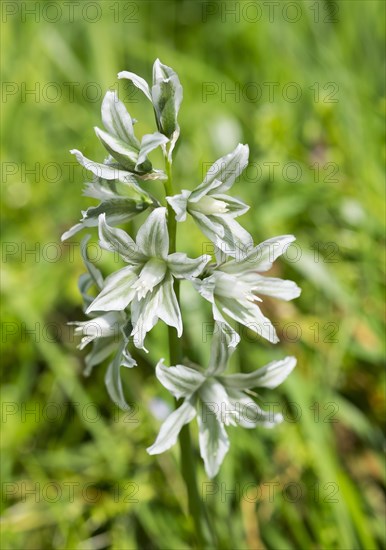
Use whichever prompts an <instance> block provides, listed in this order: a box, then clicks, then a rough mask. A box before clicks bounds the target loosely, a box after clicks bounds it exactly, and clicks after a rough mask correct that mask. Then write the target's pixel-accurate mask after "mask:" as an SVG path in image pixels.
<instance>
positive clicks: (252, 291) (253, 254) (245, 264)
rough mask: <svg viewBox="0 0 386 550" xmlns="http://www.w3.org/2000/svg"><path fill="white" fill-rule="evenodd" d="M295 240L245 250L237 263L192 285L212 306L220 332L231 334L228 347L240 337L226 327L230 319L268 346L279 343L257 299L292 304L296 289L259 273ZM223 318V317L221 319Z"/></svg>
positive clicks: (283, 239)
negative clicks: (275, 299)
mask: <svg viewBox="0 0 386 550" xmlns="http://www.w3.org/2000/svg"><path fill="white" fill-rule="evenodd" d="M294 240H295V237H293V236H292V235H283V236H280V237H275V238H273V239H269V240H267V241H264V242H263V243H261V244H259V245H258V246H256V247H254V248H252V250H249V252H248V253H247V254H245V255H244V256H243V258H242V259H241V260H240V261H238V260H237V259H231V260H230V261H227V262H225V263H223V264H220V265H218V266H216V267H215V268H212V269H211V268H210V267H209V268H208V272H209V273H210V275H209V276H208V277H205V278H204V279H202V280H200V279H197V280H196V281H194V285H195V287H196V289H197V290H198V292H199V293H200V294H201V295H202V296H203V298H205V299H206V300H208V302H210V303H211V304H212V309H213V317H214V319H215V321H217V322H218V323H219V326H220V327H221V329H222V330H223V331H226V332H229V331H230V332H231V334H232V340H231V345H232V346H235V345H236V344H237V343H238V342H239V340H240V337H239V335H238V334H236V332H235V331H234V330H233V329H232V327H231V326H230V325H229V323H228V321H227V320H226V317H231V318H232V319H234V320H235V321H237V322H239V323H241V324H242V325H244V326H245V327H247V328H249V329H250V330H252V331H254V332H256V333H257V334H259V335H260V336H262V337H263V338H266V339H267V340H269V341H270V342H272V343H277V342H278V341H279V339H278V337H277V334H276V330H275V328H274V326H273V325H272V323H271V321H270V320H269V319H267V318H266V317H265V316H264V315H263V313H262V312H261V310H260V307H259V306H258V302H261V301H262V300H261V298H259V295H265V296H272V297H274V298H280V299H282V300H292V299H293V298H297V297H298V296H299V295H300V292H301V290H300V288H299V287H298V286H297V285H296V284H295V283H294V282H293V281H288V280H282V279H277V278H274V277H265V276H262V275H260V274H259V273H261V272H265V271H268V269H270V268H271V267H272V264H273V262H274V261H275V260H276V258H277V257H278V256H280V255H281V254H283V253H284V252H285V250H286V249H287V247H288V246H289V244H290V243H291V242H293V241H294ZM224 316H225V317H224Z"/></svg>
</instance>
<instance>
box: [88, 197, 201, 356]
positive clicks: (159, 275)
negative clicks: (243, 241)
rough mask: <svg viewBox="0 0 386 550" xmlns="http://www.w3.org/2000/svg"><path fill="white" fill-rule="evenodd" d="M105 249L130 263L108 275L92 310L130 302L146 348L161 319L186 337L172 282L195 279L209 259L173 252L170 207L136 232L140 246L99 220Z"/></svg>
mask: <svg viewBox="0 0 386 550" xmlns="http://www.w3.org/2000/svg"><path fill="white" fill-rule="evenodd" d="M99 238H100V246H101V247H102V248H105V249H106V250H110V251H114V252H118V254H119V255H120V256H121V258H122V259H123V260H124V261H125V262H126V263H127V264H128V265H127V266H126V267H124V268H123V269H120V270H119V271H117V272H115V273H113V274H112V275H110V276H109V277H107V279H106V281H105V284H104V286H103V289H102V291H101V293H100V294H99V295H98V296H97V297H96V298H95V300H94V301H93V302H92V304H91V305H90V306H89V307H88V309H87V312H86V313H90V312H91V311H122V310H124V309H125V308H126V307H127V306H128V305H129V304H131V323H132V325H133V331H132V336H133V339H134V344H135V345H136V346H137V347H139V348H143V349H145V348H144V345H143V342H144V338H145V336H146V334H147V333H148V332H149V331H150V330H151V329H152V328H153V327H154V325H155V324H156V323H157V321H158V319H161V320H162V321H164V322H165V323H166V324H167V325H169V326H172V327H175V328H176V330H177V333H178V336H181V334H182V320H181V312H180V308H179V305H178V302H177V298H176V295H175V292H174V289H173V278H177V279H193V278H194V277H197V276H198V275H200V274H201V272H202V270H203V269H204V267H205V265H206V264H207V263H208V261H209V260H210V256H208V255H203V256H200V257H199V258H196V259H192V258H188V257H187V255H186V254H183V253H180V252H176V253H174V254H168V250H169V235H168V230H167V224H166V208H164V207H160V208H156V209H155V210H153V212H152V213H151V214H150V215H149V217H148V218H147V220H146V221H145V223H144V224H143V225H142V226H141V228H140V229H139V231H138V233H137V237H136V242H134V241H133V239H132V238H131V237H130V236H129V235H128V234H127V233H126V232H125V231H123V230H122V229H118V228H113V227H110V226H109V225H108V224H107V223H106V219H105V215H104V214H102V215H101V216H100V217H99Z"/></svg>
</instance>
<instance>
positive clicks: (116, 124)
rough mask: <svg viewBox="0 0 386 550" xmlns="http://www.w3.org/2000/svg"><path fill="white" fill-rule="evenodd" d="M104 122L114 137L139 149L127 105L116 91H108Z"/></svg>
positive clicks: (105, 100) (103, 113)
mask: <svg viewBox="0 0 386 550" xmlns="http://www.w3.org/2000/svg"><path fill="white" fill-rule="evenodd" d="M102 122H103V125H104V127H105V128H106V130H107V131H108V132H109V133H110V134H112V135H113V136H115V137H117V138H119V139H121V140H122V141H125V142H127V143H129V144H130V145H131V146H133V147H136V148H138V149H139V141H138V140H137V138H136V137H135V136H134V130H133V122H132V119H131V116H130V115H129V113H128V112H127V109H126V107H125V105H124V104H123V103H122V101H120V100H119V99H118V95H117V93H116V91H108V92H107V93H106V95H105V97H104V99H103V102H102Z"/></svg>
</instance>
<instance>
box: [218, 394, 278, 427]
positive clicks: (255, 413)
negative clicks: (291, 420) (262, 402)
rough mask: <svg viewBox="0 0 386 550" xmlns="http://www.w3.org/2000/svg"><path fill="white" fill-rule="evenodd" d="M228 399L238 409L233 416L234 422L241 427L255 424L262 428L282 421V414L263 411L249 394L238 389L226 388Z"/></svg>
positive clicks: (254, 425)
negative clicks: (237, 412)
mask: <svg viewBox="0 0 386 550" xmlns="http://www.w3.org/2000/svg"><path fill="white" fill-rule="evenodd" d="M228 396H229V400H230V401H231V403H232V404H233V406H234V407H235V408H236V409H237V410H238V411H239V414H238V415H237V416H236V417H235V420H236V423H237V424H238V425H239V426H242V427H243V428H248V429H251V428H255V427H256V426H257V425H260V426H263V427H264V428H273V427H274V426H276V425H277V424H280V422H282V421H283V415H282V414H280V413H275V412H274V411H264V410H263V409H262V408H261V407H259V405H258V404H257V403H255V402H254V401H253V400H252V399H251V398H250V397H249V396H247V395H245V393H242V392H241V391H238V390H231V389H228Z"/></svg>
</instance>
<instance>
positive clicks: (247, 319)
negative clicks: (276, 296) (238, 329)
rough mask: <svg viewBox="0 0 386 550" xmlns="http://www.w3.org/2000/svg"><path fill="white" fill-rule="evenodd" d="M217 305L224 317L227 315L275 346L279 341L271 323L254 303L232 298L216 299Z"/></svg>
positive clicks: (222, 297)
mask: <svg viewBox="0 0 386 550" xmlns="http://www.w3.org/2000/svg"><path fill="white" fill-rule="evenodd" d="M218 305H219V307H221V309H222V312H223V313H224V314H225V315H229V317H232V319H234V320H235V321H238V322H239V323H241V324H242V325H244V326H245V327H247V328H248V329H249V330H252V331H253V332H256V333H257V334H259V335H260V336H261V337H262V338H265V339H266V340H268V341H269V342H272V343H273V344H276V343H277V342H278V341H279V339H278V337H277V334H276V330H275V328H274V326H273V325H272V323H271V321H270V320H269V319H267V317H264V315H263V314H262V312H261V311H260V308H259V307H258V306H257V304H256V303H255V302H251V301H250V300H248V299H245V300H237V299H234V298H225V297H224V296H221V297H218Z"/></svg>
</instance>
